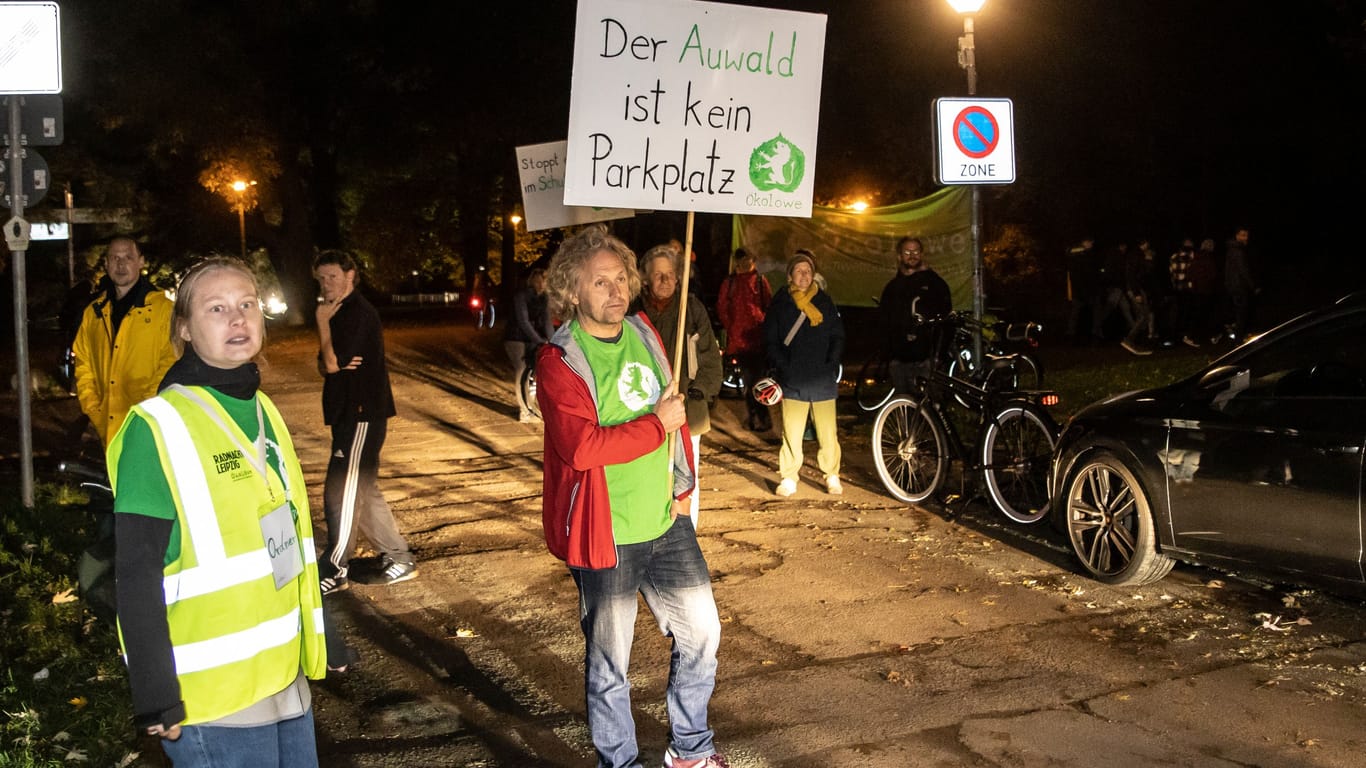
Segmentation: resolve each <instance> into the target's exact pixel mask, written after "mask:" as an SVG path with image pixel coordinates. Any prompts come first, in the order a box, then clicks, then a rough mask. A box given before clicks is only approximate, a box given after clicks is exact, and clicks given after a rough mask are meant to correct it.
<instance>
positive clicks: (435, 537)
mask: <svg viewBox="0 0 1366 768" xmlns="http://www.w3.org/2000/svg"><path fill="white" fill-rule="evenodd" d="M386 323H387V330H386V338H387V342H388V352H389V358H390V363H391V370H392V373H393V377H394V388H395V394H396V396H397V399H398V410H399V414H400V415H399V418H397V419H395V420H394V421H393V422H391V424H390V429H389V439H388V443H387V445H386V447H385V453H384V458H383V462H382V468H381V487H382V489H383V490H384V493H385V495H386V497H387V498H388V499H389V500H390V503H391V504H392V505H393V508H394V511H395V513H396V514H397V516H398V519H399V521H400V525H401V527H402V529H403V530H404V531H405V533H406V534H407V536H408V537H409V540H410V542H411V543H412V545H413V546H414V548H415V551H416V553H417V556H418V559H419V567H420V576H419V577H418V578H417V579H415V580H413V581H409V582H405V583H402V584H398V585H395V586H392V587H368V586H364V585H357V586H356V587H355V588H353V589H352V590H350V591H349V592H346V593H343V594H342V595H340V596H339V597H338V598H337V604H338V605H339V606H340V608H341V610H340V612H339V613H340V616H339V619H340V621H339V623H340V625H341V626H342V627H343V629H344V631H345V632H346V633H347V634H348V637H349V639H350V640H351V642H352V644H353V645H354V646H355V647H356V649H357V650H358V651H359V653H360V657H361V661H360V663H359V664H358V665H357V666H356V667H355V668H354V669H353V670H352V671H350V672H348V673H346V674H345V675H341V676H338V677H334V678H330V679H328V680H326V681H323V682H322V683H319V684H317V685H315V688H314V690H315V696H316V698H315V705H316V712H317V717H318V723H319V742H320V749H321V753H322V761H323V765H326V766H343V767H351V766H354V767H356V768H361V767H369V766H387V767H391V768H417V767H418V766H424V767H425V766H484V767H493V766H499V767H502V768H512V767H514V766H516V767H521V766H589V765H592V764H593V757H592V748H591V744H590V742H589V738H588V732H587V728H586V726H585V722H584V717H583V711H584V704H583V693H582V691H583V680H582V677H583V672H582V663H581V656H582V636H581V635H580V633H579V628H578V626H577V621H576V595H575V591H574V587H573V583H572V581H571V580H570V578H569V576H568V574H567V572H566V570H565V568H564V567H563V566H562V564H560V563H559V562H558V561H556V560H555V559H554V558H553V557H551V556H550V555H549V554H548V553H547V552H546V550H545V547H544V544H543V542H542V539H541V522H540V506H539V504H540V491H541V476H540V461H541V431H540V427H539V425H525V424H519V423H518V422H517V420H516V407H515V405H514V404H513V400H512V393H511V390H510V387H509V385H508V384H507V383H506V382H505V381H504V379H505V378H506V370H507V368H506V360H505V359H504V358H503V355H502V350H501V334H500V333H498V332H494V333H493V334H490V333H489V332H488V331H483V332H476V331H475V329H474V328H472V327H471V325H470V323H469V321H468V319H467V317H465V316H464V315H459V314H457V313H456V312H455V311H454V310H452V311H451V314H450V316H449V317H445V316H443V313H442V312H430V311H429V312H427V313H425V314H421V315H416V314H414V315H404V314H390V315H387V316H386ZM272 333H273V335H274V338H273V339H272V340H271V342H270V345H269V347H268V350H267V351H268V355H269V357H270V360H271V365H270V367H269V368H268V369H267V370H266V373H265V385H264V388H265V389H266V391H268V392H269V393H270V394H271V395H272V396H273V397H274V398H275V400H276V402H277V403H279V405H280V406H281V409H282V410H283V411H284V414H285V416H286V418H287V420H288V421H289V423H290V426H291V431H292V432H293V434H294V437H295V441H296V443H297V444H298V448H299V453H300V456H301V457H302V459H303V461H304V464H305V471H306V475H307V477H308V479H309V482H310V486H311V487H312V488H313V489H314V494H313V496H314V507H315V517H316V518H319V519H320V506H319V505H320V498H319V496H320V493H321V488H322V476H323V471H324V469H325V464H326V454H327V440H328V437H327V436H328V433H327V431H326V429H325V427H324V426H323V425H322V420H321V416H320V413H319V411H320V408H319V399H318V398H319V390H320V382H319V380H318V377H317V374H316V372H315V370H314V364H313V356H314V352H315V343H314V340H313V337H312V336H311V335H310V334H308V333H307V332H305V331H302V330H297V331H296V330H285V331H282V332H275V331H273V332H272ZM742 410H743V406H742V405H741V404H740V403H738V402H737V401H732V400H721V401H719V402H718V404H717V407H716V409H715V416H714V418H715V423H716V429H715V431H714V432H713V433H711V434H709V435H707V436H706V437H704V438H703V464H702V474H701V478H702V482H701V484H702V488H703V496H702V512H701V520H700V533H701V542H702V548H703V551H704V552H705V554H706V556H707V559H708V562H709V564H710V567H711V570H712V573H713V577H714V588H715V593H716V599H717V603H718V605H719V607H720V610H721V615H722V619H723V622H724V623H723V638H722V645H721V653H720V670H719V672H718V679H717V687H716V694H715V697H714V698H713V701H712V709H711V715H712V725H713V727H714V728H715V729H716V731H717V738H718V743H719V745H720V746H721V747H722V748H723V750H724V751H725V752H726V753H727V754H728V756H729V758H730V761H731V765H733V766H736V768H780V767H781V768H799V767H806V766H811V767H812V768H814V767H816V766H841V767H848V768H863V767H867V768H893V767H895V768H904V767H906V766H1018V767H1032V766H1041V767H1042V766H1050V767H1063V768H1070V767H1072V766H1076V767H1078V768H1080V767H1081V766H1097V765H1105V766H1116V767H1123V766H1152V765H1163V766H1268V767H1270V766H1275V767H1277V768H1284V767H1290V768H1298V767H1301V766H1303V767H1305V768H1308V767H1311V766H1356V765H1359V764H1360V762H1361V754H1362V753H1363V751H1366V749H1364V748H1366V706H1364V705H1366V609H1364V608H1363V605H1362V604H1361V603H1360V602H1354V601H1351V600H1346V599H1341V598H1338V597H1334V596H1331V595H1326V594H1323V593H1320V592H1317V591H1311V590H1302V589H1297V588H1293V587H1272V586H1267V585H1264V584H1260V583H1256V582H1251V581H1244V580H1241V579H1239V578H1237V577H1236V576H1234V575H1231V574H1225V573H1222V572H1219V571H1214V570H1207V569H1201V568H1192V567H1186V566H1178V568H1177V570H1176V571H1175V572H1174V573H1173V575H1172V576H1171V577H1169V578H1168V579H1166V580H1164V581H1163V582H1161V583H1159V584H1157V585H1153V586H1149V587H1143V588H1138V589H1132V588H1130V589H1117V588H1111V587H1106V586H1103V585H1100V584H1097V583H1094V582H1091V581H1089V580H1087V579H1085V578H1083V577H1081V576H1079V575H1076V574H1075V573H1074V572H1073V569H1072V565H1071V562H1070V559H1069V556H1068V553H1067V552H1066V551H1065V550H1064V549H1063V545H1062V540H1061V537H1059V536H1058V535H1056V534H1054V533H1053V532H1051V531H1049V530H1048V529H1046V528H1024V527H1020V526H1016V525H1014V524H1011V523H1009V522H1008V521H1005V520H1004V519H1003V518H1000V517H999V516H994V515H993V514H992V513H991V512H990V511H989V510H988V509H987V508H986V506H985V505H983V504H981V503H976V502H966V503H957V504H954V505H952V506H949V507H944V506H930V507H926V508H917V507H907V506H905V505H902V504H900V503H898V502H896V501H894V500H893V499H892V498H891V497H890V496H888V495H886V494H885V493H883V492H882V490H881V488H880V486H879V485H878V482H877V479H876V476H875V475H874V474H873V472H872V469H871V465H870V461H869V456H870V452H869V448H868V438H867V434H868V431H869V425H868V423H867V422H865V421H859V420H857V419H855V418H854V417H853V415H852V414H845V415H844V417H843V418H842V420H841V439H842V445H843V448H844V456H845V465H846V467H847V470H846V472H845V473H844V474H845V477H846V481H845V489H846V491H845V495H844V496H842V497H838V498H836V497H830V496H827V495H826V494H825V493H824V492H823V490H822V489H821V483H820V477H819V474H818V473H817V472H816V471H815V469H814V467H810V466H809V467H808V470H809V473H808V474H806V475H804V477H803V479H804V481H805V482H804V483H803V485H802V487H801V489H800V491H799V492H798V494H797V495H796V496H794V497H792V498H791V499H778V498H776V497H775V496H773V495H772V492H771V491H772V487H773V484H774V482H775V477H774V475H775V471H774V467H775V464H776V455H777V446H776V435H769V436H767V437H758V436H755V435H753V434H751V433H749V432H748V431H746V430H744V429H743V428H742V427H741V425H740V421H739V419H738V418H737V417H736V414H737V413H739V412H741V411H742ZM1260 614H1266V615H1265V616H1262V615H1260ZM1268 616H1269V617H1273V618H1278V620H1275V621H1268V618H1267V617H1268ZM1300 620H1303V621H1300ZM667 672H668V641H667V639H665V638H662V637H661V636H660V635H659V632H658V630H657V628H656V627H655V625H654V624H653V621H652V619H651V618H650V616H649V613H648V611H646V610H642V611H641V613H640V619H639V623H638V626H637V632H636V644H635V649H634V653H633V663H632V674H631V679H632V684H633V688H634V702H635V707H636V720H637V727H638V731H639V736H640V742H641V746H642V751H643V752H642V755H643V759H645V760H646V761H647V762H646V765H658V764H659V759H660V755H661V754H662V752H663V750H664V747H665V745H666V742H667V725H666V716H665V712H664V708H663V688H664V683H665V678H666V675H667Z"/></svg>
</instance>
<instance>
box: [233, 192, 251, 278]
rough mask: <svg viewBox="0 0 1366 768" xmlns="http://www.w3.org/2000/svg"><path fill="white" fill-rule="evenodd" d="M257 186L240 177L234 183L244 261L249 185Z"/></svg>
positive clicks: (238, 227)
mask: <svg viewBox="0 0 1366 768" xmlns="http://www.w3.org/2000/svg"><path fill="white" fill-rule="evenodd" d="M254 186H256V182H254V181H242V180H241V179H238V180H237V181H234V182H233V183H232V191H234V192H236V193H237V232H238V235H239V236H240V237H241V241H242V261H246V260H247V198H246V192H247V187H254Z"/></svg>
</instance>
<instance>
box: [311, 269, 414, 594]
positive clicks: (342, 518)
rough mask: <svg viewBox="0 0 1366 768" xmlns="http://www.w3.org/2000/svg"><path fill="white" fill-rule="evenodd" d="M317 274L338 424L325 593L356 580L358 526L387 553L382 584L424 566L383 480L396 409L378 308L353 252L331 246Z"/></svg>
mask: <svg viewBox="0 0 1366 768" xmlns="http://www.w3.org/2000/svg"><path fill="white" fill-rule="evenodd" d="M313 272H314V275H315V276H316V277H317V279H318V284H319V286H320V287H321V289H322V301H321V303H319V305H318V310H317V320H318V340H319V353H318V369H319V370H320V371H321V372H322V374H323V420H324V422H325V423H326V424H327V425H328V426H330V427H332V454H331V459H330V460H329V461H328V464H327V480H326V482H325V484H324V486H323V516H324V519H325V520H326V523H327V549H326V550H325V551H324V552H323V556H322V557H320V558H319V559H318V576H319V579H320V580H321V582H322V592H323V595H324V596H326V595H329V594H331V593H333V592H338V591H341V590H343V589H346V588H347V587H348V586H350V581H349V579H350V570H349V569H350V562H351V556H352V554H354V553H355V551H356V532H357V530H359V532H360V533H363V534H365V538H367V539H369V540H370V543H371V544H373V545H374V546H375V548H376V549H378V550H379V551H380V554H381V555H382V556H383V561H382V569H383V570H382V573H381V574H380V578H379V581H380V583H384V584H393V583H397V582H400V581H407V580H408V579H411V578H413V577H414V576H416V575H417V564H416V562H415V561H414V559H413V553H412V550H410V549H409V547H408V542H407V540H405V539H404V538H403V534H402V533H400V532H399V530H398V524H397V523H396V522H395V520H394V514H393V512H392V511H391V510H390V509H389V504H388V502H386V501H385V500H384V496H383V494H381V493H380V491H379V485H378V483H377V482H376V481H377V479H378V475H379V453H380V449H381V448H383V447H384V436H385V432H386V428H387V425H388V420H389V417H391V416H393V415H394V413H395V411H394V395H393V391H392V390H391V388H390V386H389V371H388V368H387V367H386V366H385V363H384V336H383V333H382V331H381V328H380V322H379V313H378V312H377V311H375V307H374V305H372V304H371V303H370V302H369V301H368V300H366V298H365V297H364V296H362V295H361V294H360V292H359V291H357V290H356V263H355V260H354V259H352V258H351V256H350V255H348V254H346V253H345V252H342V251H324V252H322V253H321V254H319V255H318V257H317V259H315V260H314V262H313Z"/></svg>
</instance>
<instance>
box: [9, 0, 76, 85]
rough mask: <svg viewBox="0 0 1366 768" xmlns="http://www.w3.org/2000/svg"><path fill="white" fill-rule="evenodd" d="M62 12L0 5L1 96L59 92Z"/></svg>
mask: <svg viewBox="0 0 1366 768" xmlns="http://www.w3.org/2000/svg"><path fill="white" fill-rule="evenodd" d="M60 16H61V10H60V9H59V8H58V7H57V4H56V3H0V93H61V92H62V36H61V26H62V25H61V20H60Z"/></svg>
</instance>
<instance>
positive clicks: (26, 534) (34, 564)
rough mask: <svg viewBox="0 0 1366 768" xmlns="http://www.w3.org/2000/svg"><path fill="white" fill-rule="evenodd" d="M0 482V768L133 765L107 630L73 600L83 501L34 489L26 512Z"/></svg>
mask: <svg viewBox="0 0 1366 768" xmlns="http://www.w3.org/2000/svg"><path fill="white" fill-rule="evenodd" d="M17 485H18V484H17V483H15V482H13V481H12V478H4V479H0V768H48V767H49V766H69V765H75V764H87V765H98V766H118V767H119V768H126V767H127V766H131V765H134V764H135V763H137V762H138V757H139V756H138V754H137V752H136V751H135V748H134V744H135V734H134V732H133V727H132V710H131V706H130V698H129V693H128V681H127V676H126V674H125V670H124V666H123V661H122V659H121V658H120V657H119V651H118V640H117V637H116V636H115V634H114V630H113V628H112V627H110V626H108V625H106V624H104V623H102V622H99V621H96V620H95V618H94V616H93V615H91V613H90V612H89V611H88V610H87V609H86V608H85V606H84V604H83V603H82V602H81V600H80V598H79V596H78V595H77V586H76V583H75V573H76V565H77V562H78V561H79V559H80V556H81V552H82V551H83V550H84V549H85V547H86V546H87V545H88V544H89V543H90V542H91V540H92V536H93V534H92V532H91V528H92V526H93V520H91V519H90V515H89V513H88V512H86V510H85V506H84V505H85V503H86V498H85V497H84V494H83V493H82V492H80V491H78V490H73V489H72V488H70V487H67V486H60V485H48V484H40V485H39V486H38V488H37V489H36V494H35V496H36V498H35V504H34V508H33V509H31V510H30V509H25V508H24V507H23V506H22V504H20V502H19V494H18V493H17V490H18V488H17Z"/></svg>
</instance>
